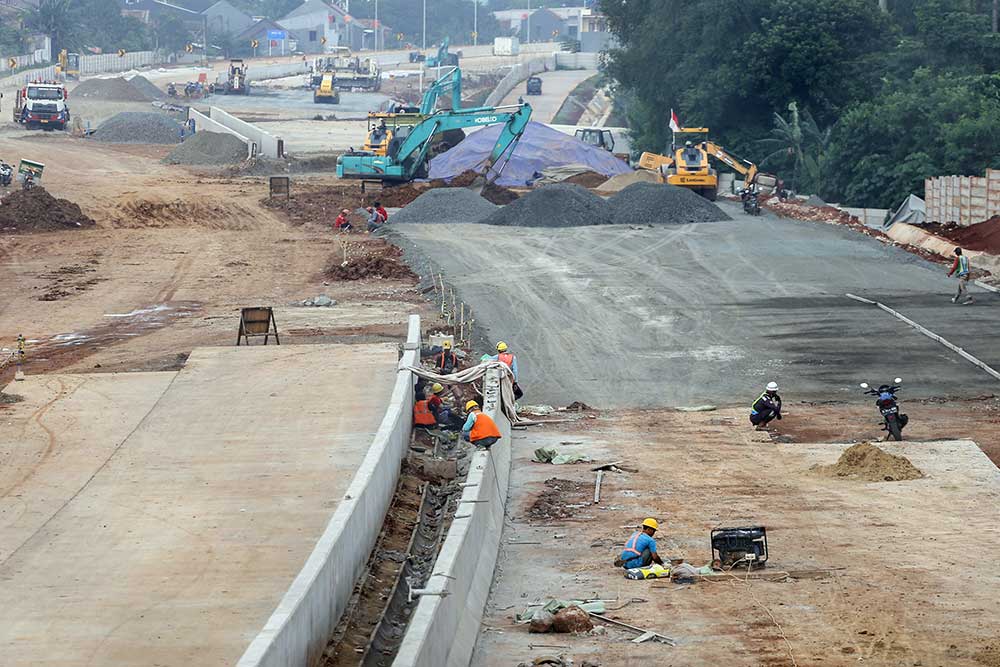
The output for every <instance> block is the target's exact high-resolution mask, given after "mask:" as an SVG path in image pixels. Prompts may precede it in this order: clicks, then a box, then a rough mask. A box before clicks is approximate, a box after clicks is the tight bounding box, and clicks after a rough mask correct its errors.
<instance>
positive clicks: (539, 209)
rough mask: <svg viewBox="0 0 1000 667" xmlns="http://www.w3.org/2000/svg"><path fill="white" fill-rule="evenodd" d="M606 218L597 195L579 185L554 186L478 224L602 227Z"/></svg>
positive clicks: (606, 210)
mask: <svg viewBox="0 0 1000 667" xmlns="http://www.w3.org/2000/svg"><path fill="white" fill-rule="evenodd" d="M610 219H611V210H610V209H609V207H608V204H607V202H605V201H604V200H603V199H601V198H600V197H598V196H597V195H595V194H592V193H591V192H590V191H588V190H587V189H586V188H583V187H581V186H579V185H573V184H571V183H555V184H553V185H546V186H544V187H542V188H538V189H537V190H532V191H531V192H529V193H528V194H526V195H524V196H523V197H521V198H520V199H518V200H517V201H514V202H511V203H510V204H508V205H507V206H504V207H503V208H501V209H500V210H498V211H496V212H495V213H493V215H491V216H489V217H488V218H486V219H484V220H481V222H482V223H483V224H486V225H503V226H508V227H582V226H584V225H606V224H608V223H609V222H610V221H611V220H610Z"/></svg>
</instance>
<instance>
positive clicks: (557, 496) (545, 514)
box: [528, 477, 594, 523]
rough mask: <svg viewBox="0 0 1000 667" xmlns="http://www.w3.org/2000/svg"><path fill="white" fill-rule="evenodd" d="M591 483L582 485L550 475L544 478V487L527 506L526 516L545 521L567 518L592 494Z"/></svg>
mask: <svg viewBox="0 0 1000 667" xmlns="http://www.w3.org/2000/svg"><path fill="white" fill-rule="evenodd" d="M593 489H594V485H593V484H587V485H584V484H583V483H582V482H575V481H573V480H569V479H560V478H558V477H550V478H549V479H547V480H545V488H544V489H543V490H542V492H541V493H540V494H538V498H536V499H535V502H534V503H532V505H531V507H529V508H528V518H529V519H531V520H533V521H538V522H541V523H547V522H549V521H551V520H552V519H569V518H571V517H572V516H574V515H575V514H576V510H577V509H579V508H578V507H571V505H579V504H580V503H585V502H587V501H588V499H589V498H590V497H592V496H593Z"/></svg>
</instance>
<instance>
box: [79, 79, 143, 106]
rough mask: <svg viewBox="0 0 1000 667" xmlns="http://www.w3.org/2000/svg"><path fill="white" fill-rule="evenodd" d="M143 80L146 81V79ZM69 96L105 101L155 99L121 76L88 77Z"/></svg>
mask: <svg viewBox="0 0 1000 667" xmlns="http://www.w3.org/2000/svg"><path fill="white" fill-rule="evenodd" d="M140 78H141V77H140ZM143 80H144V81H145V79H143ZM146 83H149V81H146ZM140 85H142V84H140ZM150 85H152V84H150ZM154 87H155V86H154ZM69 96H70V98H71V99H72V98H80V99H85V100H101V101H104V102H150V101H152V100H153V99H155V98H154V97H150V96H149V95H147V94H146V93H145V92H143V90H142V89H141V88H139V86H134V85H132V84H131V83H129V82H128V81H126V80H125V79H124V78H123V77H120V76H119V77H115V78H112V79H87V80H86V81H84V82H82V83H80V85H78V86H77V87H76V88H74V89H73V90H71V91H70V93H69Z"/></svg>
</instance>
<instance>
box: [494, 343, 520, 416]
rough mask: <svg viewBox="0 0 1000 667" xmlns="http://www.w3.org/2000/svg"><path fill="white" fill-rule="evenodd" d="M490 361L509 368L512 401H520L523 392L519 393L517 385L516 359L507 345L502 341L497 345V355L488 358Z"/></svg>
mask: <svg viewBox="0 0 1000 667" xmlns="http://www.w3.org/2000/svg"><path fill="white" fill-rule="evenodd" d="M490 359H491V360H492V361H499V362H501V363H503V364H506V365H507V368H509V369H510V372H511V373H512V374H513V375H514V400H516V401H517V400H521V397H522V396H524V392H523V391H521V387H520V386H518V384H517V379H518V378H517V357H515V356H514V353H513V352H511V351H510V349H509V348H508V347H507V343H505V342H503V341H500V342H499V343H497V353H496V354H494V355H492V356H490Z"/></svg>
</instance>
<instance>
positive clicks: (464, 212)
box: [392, 188, 497, 224]
mask: <svg viewBox="0 0 1000 667" xmlns="http://www.w3.org/2000/svg"><path fill="white" fill-rule="evenodd" d="M496 210H497V207H496V206H495V205H493V204H491V203H490V202H488V201H486V200H485V199H483V198H482V197H480V196H479V195H477V194H476V193H475V192H473V191H472V190H466V189H465V188H435V189H433V190H428V191H427V192H425V193H424V194H422V195H420V196H419V197H417V198H416V199H414V200H413V201H412V202H410V203H409V204H407V205H406V206H404V207H403V209H402V210H401V211H400V212H399V213H397V214H396V215H394V216H392V223H393V224H399V223H407V222H416V223H426V222H432V223H433V222H440V223H458V222H482V221H483V218H486V217H488V216H489V215H490V214H491V213H494V212H495V211H496Z"/></svg>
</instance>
